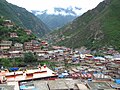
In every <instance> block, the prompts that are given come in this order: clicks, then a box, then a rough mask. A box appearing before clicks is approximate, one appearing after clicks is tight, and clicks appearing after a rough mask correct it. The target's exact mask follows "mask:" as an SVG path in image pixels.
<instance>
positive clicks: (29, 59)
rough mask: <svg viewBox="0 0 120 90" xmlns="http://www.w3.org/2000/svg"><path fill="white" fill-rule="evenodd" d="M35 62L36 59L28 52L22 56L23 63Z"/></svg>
mask: <svg viewBox="0 0 120 90" xmlns="http://www.w3.org/2000/svg"><path fill="white" fill-rule="evenodd" d="M36 61H37V58H36V56H35V55H34V54H33V53H31V52H28V53H25V54H24V62H26V63H32V62H36Z"/></svg>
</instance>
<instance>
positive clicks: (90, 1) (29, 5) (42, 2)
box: [7, 0, 103, 14]
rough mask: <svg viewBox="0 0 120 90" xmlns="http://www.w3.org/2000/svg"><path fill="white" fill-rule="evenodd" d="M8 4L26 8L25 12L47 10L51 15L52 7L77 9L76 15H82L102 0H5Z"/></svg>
mask: <svg viewBox="0 0 120 90" xmlns="http://www.w3.org/2000/svg"><path fill="white" fill-rule="evenodd" d="M7 1H8V2H10V3H12V4H15V5H17V6H20V7H23V8H26V9H27V10H29V11H30V10H40V11H43V10H48V11H49V13H53V12H54V10H53V8H54V7H62V8H67V7H70V6H72V7H78V8H82V9H81V10H78V11H76V13H78V14H80V13H84V12H86V11H87V10H89V9H92V8H94V7H96V6H97V5H98V4H99V3H100V2H101V1H103V0H7Z"/></svg>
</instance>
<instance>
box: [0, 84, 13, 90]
mask: <svg viewBox="0 0 120 90" xmlns="http://www.w3.org/2000/svg"><path fill="white" fill-rule="evenodd" d="M0 90H14V85H6V84H0Z"/></svg>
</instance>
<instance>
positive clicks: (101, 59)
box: [0, 40, 120, 90]
mask: <svg viewBox="0 0 120 90" xmlns="http://www.w3.org/2000/svg"><path fill="white" fill-rule="evenodd" d="M31 42H32V43H31ZM31 42H29V43H26V42H25V43H24V45H26V46H24V45H23V46H24V49H25V48H26V49H25V50H23V51H24V52H26V51H30V52H34V53H36V55H37V58H38V61H45V60H47V61H49V62H56V65H55V68H54V71H52V70H51V69H49V68H48V67H46V66H45V67H44V66H42V67H41V66H40V65H39V67H38V68H37V69H30V70H25V71H23V70H22V71H16V72H8V71H1V72H0V75H1V76H4V78H6V79H5V84H7V85H8V87H9V86H11V85H12V86H14V90H19V89H20V90H34V89H35V90H120V54H119V52H117V51H116V50H114V49H112V48H107V49H105V48H104V49H103V48H102V49H100V52H101V50H102V51H103V52H102V53H103V54H104V56H94V55H93V54H91V53H94V52H95V51H94V52H91V51H90V50H86V49H82V50H72V49H70V48H66V47H59V46H52V47H51V48H50V49H47V48H45V49H43V50H41V49H38V48H37V47H38V43H37V42H36V41H34V40H33V41H31ZM33 42H34V44H33ZM41 43H42V44H43V45H45V46H46V45H47V44H46V42H41ZM21 46H22V45H21ZM31 46H32V48H31ZM33 46H36V47H33ZM19 49H20V48H19ZM14 52H15V51H14ZM16 52H17V51H16ZM10 54H11V53H10ZM12 57H13V55H12ZM2 78H3V77H2ZM3 88H5V87H4V86H3ZM9 90H10V89H9ZM11 90H13V89H11Z"/></svg>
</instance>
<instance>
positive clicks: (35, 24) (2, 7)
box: [0, 0, 50, 37]
mask: <svg viewBox="0 0 120 90" xmlns="http://www.w3.org/2000/svg"><path fill="white" fill-rule="evenodd" d="M0 16H4V17H5V18H7V19H10V20H12V21H13V22H15V23H16V24H17V25H18V26H22V27H24V28H27V29H31V30H32V31H33V32H34V33H35V34H36V35H37V36H39V37H42V36H44V35H45V34H46V33H48V32H49V31H50V30H49V28H48V27H47V26H46V25H45V24H44V23H43V22H42V21H41V20H40V19H38V18H37V17H36V16H35V15H33V14H32V13H30V12H28V11H27V10H26V9H24V8H21V7H18V6H16V5H13V4H11V3H8V2H7V1H6V0H1V2H0Z"/></svg>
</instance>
